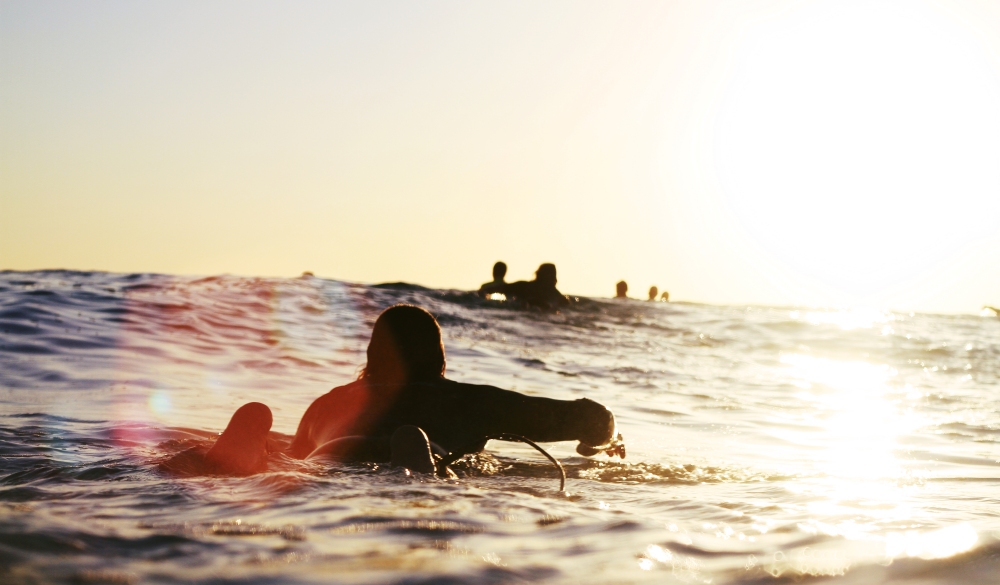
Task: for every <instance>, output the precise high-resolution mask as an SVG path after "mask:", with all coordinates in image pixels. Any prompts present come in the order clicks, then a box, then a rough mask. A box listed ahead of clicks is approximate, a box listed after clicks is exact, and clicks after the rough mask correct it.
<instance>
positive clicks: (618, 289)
mask: <svg viewBox="0 0 1000 585" xmlns="http://www.w3.org/2000/svg"><path fill="white" fill-rule="evenodd" d="M615 298H616V299H627V298H628V283H627V282H625V281H624V280H619V281H618V284H616V285H615Z"/></svg>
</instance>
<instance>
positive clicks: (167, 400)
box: [0, 271, 1000, 585]
mask: <svg viewBox="0 0 1000 585" xmlns="http://www.w3.org/2000/svg"><path fill="white" fill-rule="evenodd" d="M400 302H406V303H413V304H417V305H420V306H422V307H424V308H426V309H428V310H430V311H431V312H432V313H434V314H435V315H436V316H437V318H438V320H439V321H440V323H441V325H442V327H443V330H444V337H445V344H446V348H447V353H448V376H449V377H451V378H453V379H456V380H459V381H465V382H472V383H487V384H494V385H497V386H500V387H503V388H509V389H513V390H517V391H520V392H524V393H527V394H531V395H537V396H549V397H553V398H578V397H583V396H587V397H590V398H593V399H595V400H598V401H600V402H602V403H604V404H606V405H607V406H609V407H610V408H612V409H613V410H614V412H615V413H616V416H617V418H618V421H619V425H620V428H621V431H622V433H623V434H624V436H625V439H626V441H627V445H628V458H627V459H625V460H624V461H621V460H617V459H616V460H609V459H608V458H606V457H603V458H593V459H587V458H584V457H580V456H578V455H576V454H575V452H574V451H573V445H571V444H550V445H547V447H548V448H549V450H550V452H551V453H552V454H553V455H554V456H555V457H557V458H559V459H560V461H561V462H562V463H563V465H564V466H565V468H566V471H567V474H568V477H569V479H568V481H567V485H566V490H565V491H564V492H560V491H559V489H558V488H559V486H558V475H557V471H556V469H555V468H554V467H553V466H552V465H551V464H550V463H548V462H547V461H545V460H544V458H542V457H541V456H540V455H539V454H538V453H536V452H535V451H533V450H532V449H530V448H529V447H527V446H525V445H521V444H514V443H502V442H495V441H494V442H491V443H490V446H489V456H487V457H484V458H483V460H484V464H483V465H482V466H481V467H478V468H476V467H469V468H466V469H465V470H463V471H462V472H461V473H460V475H461V476H462V477H461V478H460V479H458V480H441V479H436V478H432V477H424V476H419V475H407V474H406V472H405V471H403V470H398V469H386V468H383V467H380V466H377V465H342V464H330V463H318V462H308V463H306V462H292V461H288V460H285V459H282V458H281V457H280V456H273V457H272V462H271V463H272V465H271V471H269V472H268V473H264V474H260V475H257V476H254V477H249V478H231V477H188V478H180V477H172V476H169V475H166V474H164V473H162V472H161V471H159V470H158V468H157V463H158V462H160V461H162V460H163V459H164V458H165V457H168V456H170V455H171V454H174V453H177V452H179V451H180V450H183V449H185V448H187V447H190V446H191V445H195V444H199V442H204V441H206V440H208V439H209V438H210V437H211V436H212V434H213V433H218V432H219V431H221V430H222V429H223V428H224V427H225V425H226V423H227V421H228V419H229V416H230V414H231V413H232V412H233V411H234V410H235V409H236V408H237V407H238V406H239V405H241V404H243V403H245V402H248V401H260V402H264V403H266V404H268V405H270V406H271V408H272V411H273V412H274V416H275V423H274V430H275V431H278V432H281V433H286V434H292V433H294V431H295V426H296V424H297V422H298V419H299V417H300V416H301V414H302V412H303V411H304V410H305V408H306V406H307V405H308V404H309V403H310V402H311V401H312V400H313V399H314V398H316V397H317V396H319V395H320V394H322V393H324V392H326V391H327V390H328V389H330V388H331V387H334V386H337V385H340V384H344V383H346V382H348V381H350V380H351V379H353V378H354V377H355V376H356V374H357V371H358V367H359V366H360V365H361V364H362V363H363V361H364V349H365V347H366V344H367V341H368V336H369V333H370V329H371V325H372V323H373V322H374V320H375V318H376V316H377V315H378V314H379V312H380V311H381V310H382V309H384V308H385V307H387V306H390V305H392V304H394V303H400ZM998 357H1000V320H998V319H997V318H996V317H995V316H992V315H989V316H987V315H958V316H950V315H949V316H945V315H922V314H911V313H893V312H879V311H837V310H822V309H815V310H812V309H802V308H797V309H796V308H769V307H746V306H710V305H698V304H687V303H669V304H668V303H646V302H640V301H624V302H621V301H611V300H603V299H583V298H580V299H578V300H577V301H576V302H574V303H573V305H572V306H571V307H570V308H568V309H565V310H562V311H560V312H558V313H543V312H536V311H523V310H517V309H516V308H512V307H509V306H506V305H505V304H503V303H496V302H487V301H482V300H479V299H477V298H476V297H475V296H473V295H470V294H469V293H465V292H461V291H443V290H431V289H426V288H422V287H418V286H413V285H406V284H392V285H377V286H368V285H360V284H352V283H345V282H338V281H334V280H325V279H320V278H314V277H304V278H298V279H263V278H239V277H231V276H222V277H213V278H202V279H195V278H187V277H177V276H166V275H156V274H131V275H121V274H108V273H99V272H66V271H44V272H2V273H0V582H2V583H50V582H65V583H178V582H184V583H192V582H193V583H243V582H247V583H408V584H415V583H448V584H452V583H526V582H544V583H573V584H583V583H715V584H725V583H786V582H794V583H810V582H823V583H827V582H831V583H913V584H917V583H919V584H921V585H926V584H931V583H972V582H975V583H991V582H992V583H1000V541H998V538H1000V489H998V488H1000V443H998V440H1000V409H998V407H1000V402H998V395H1000V379H998V375H1000V360H998Z"/></svg>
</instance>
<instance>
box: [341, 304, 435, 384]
mask: <svg viewBox="0 0 1000 585" xmlns="http://www.w3.org/2000/svg"><path fill="white" fill-rule="evenodd" d="M444 369H445V359H444V344H443V343H442V342H441V327H439V326H438V322H437V320H436V319H434V316H433V315H431V314H430V313H428V312H427V311H425V310H423V309H421V308H420V307H415V306H413V305H394V306H392V307H389V308H388V309H386V310H384V311H382V314H381V315H379V316H378V319H377V320H376V321H375V326H374V327H373V328H372V338H371V341H369V342H368V363H367V364H365V368H364V370H363V371H362V372H361V376H360V377H361V378H365V379H367V380H371V381H372V382H377V383H398V384H405V383H407V382H421V381H429V380H436V379H437V378H440V377H441V376H443V375H444Z"/></svg>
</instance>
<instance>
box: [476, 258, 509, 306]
mask: <svg viewBox="0 0 1000 585" xmlns="http://www.w3.org/2000/svg"><path fill="white" fill-rule="evenodd" d="M506 275H507V265H506V264H504V263H503V262H497V263H496V264H494V265H493V281H492V282H487V283H486V284H484V285H483V286H481V287H479V296H481V297H484V298H485V297H487V296H489V295H491V294H493V293H502V292H503V288H504V287H505V286H507V282H506V281H505V280H504V279H503V278H504V276H506Z"/></svg>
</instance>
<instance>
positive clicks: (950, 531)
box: [885, 524, 979, 559]
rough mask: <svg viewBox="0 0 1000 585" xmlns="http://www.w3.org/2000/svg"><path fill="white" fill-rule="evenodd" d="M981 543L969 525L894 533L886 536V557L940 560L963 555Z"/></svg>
mask: <svg viewBox="0 0 1000 585" xmlns="http://www.w3.org/2000/svg"><path fill="white" fill-rule="evenodd" d="M978 541H979V535H978V534H976V530H975V529H974V528H973V527H972V526H969V525H968V524H958V525H956V526H949V527H947V528H942V529H940V530H933V531H931V532H924V533H920V532H917V531H915V530H912V531H907V532H892V533H889V534H888V535H887V536H886V540H885V556H886V557H887V558H890V559H893V558H897V557H902V556H907V557H921V558H924V559H940V558H945V557H951V556H954V555H957V554H960V553H963V552H965V551H967V550H969V549H971V548H972V547H973V546H975V544H976V542H978Z"/></svg>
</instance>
